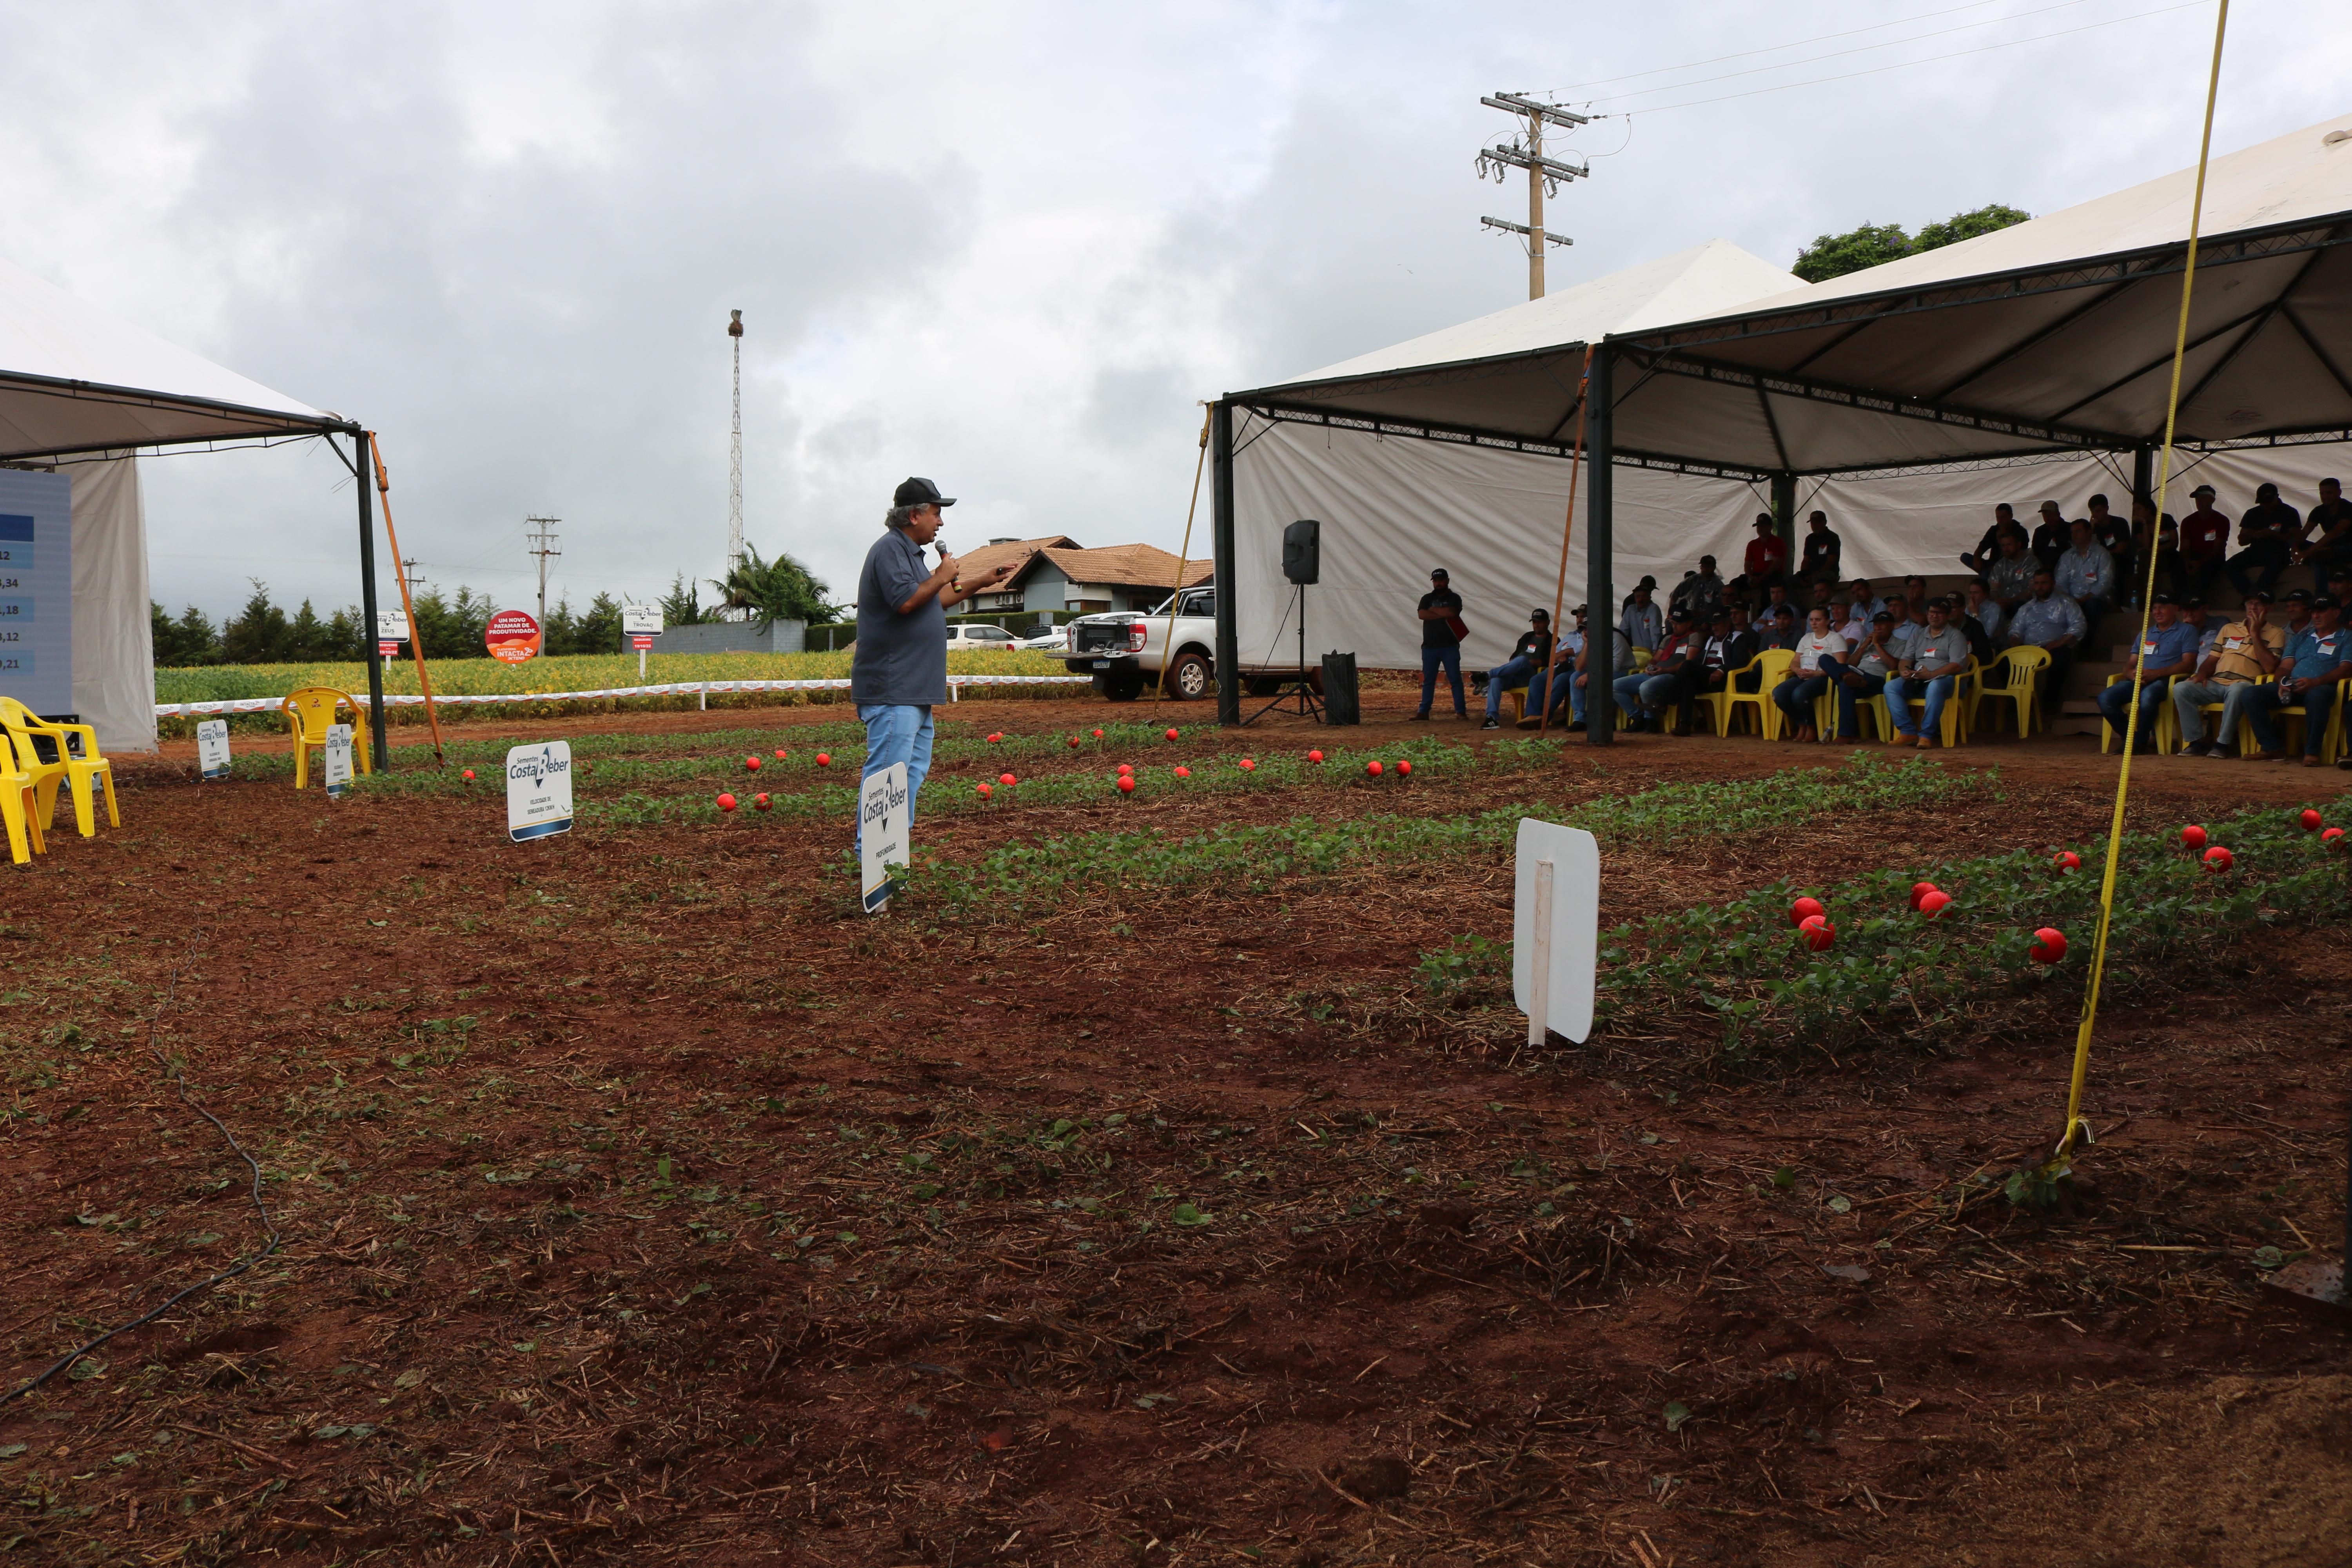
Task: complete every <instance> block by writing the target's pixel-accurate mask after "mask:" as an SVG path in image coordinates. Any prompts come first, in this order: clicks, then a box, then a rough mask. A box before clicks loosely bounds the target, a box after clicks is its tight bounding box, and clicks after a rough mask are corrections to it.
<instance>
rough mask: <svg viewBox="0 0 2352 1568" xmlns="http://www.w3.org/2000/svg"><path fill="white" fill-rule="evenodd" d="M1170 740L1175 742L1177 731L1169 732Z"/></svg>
mask: <svg viewBox="0 0 2352 1568" xmlns="http://www.w3.org/2000/svg"><path fill="white" fill-rule="evenodd" d="M1168 738H1169V739H1170V740H1171V741H1172V740H1174V739H1175V738H1176V731H1173V730H1171V731H1168Z"/></svg>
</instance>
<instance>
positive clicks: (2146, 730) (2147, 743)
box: [2099, 680, 2204, 752]
mask: <svg viewBox="0 0 2352 1568" xmlns="http://www.w3.org/2000/svg"><path fill="white" fill-rule="evenodd" d="M2131 689H2132V683H2131V682H2130V681H2128V680H2118V681H2116V683H2115V684H2114V685H2113V686H2109V687H2106V688H2104V689H2102V690H2101V691H2100V692H2099V711H2100V712H2101V713H2104V714H2105V715H2106V720H2107V722H2108V723H2110V724H2112V725H2114V726H2115V727H2116V739H2117V740H2119V741H2120V740H2122V739H2123V734H2124V708H2125V705H2126V703H2128V702H2130V701H2131ZM2165 696H2166V692H2165V683H2164V682H2163V681H2161V680H2151V681H2149V682H2148V683H2147V685H2145V686H2143V687H2141V688H2140V689H2139V749H2140V750H2141V751H2143V752H2152V751H2154V750H2156V721H2157V716H2158V714H2160V713H2161V712H2163V711H2164V699H2165ZM2198 731H2199V732H2200V734H2201V733H2202V732H2203V731H2204V726H2203V725H2202V724H2201V723H2200V725H2199V726H2198Z"/></svg>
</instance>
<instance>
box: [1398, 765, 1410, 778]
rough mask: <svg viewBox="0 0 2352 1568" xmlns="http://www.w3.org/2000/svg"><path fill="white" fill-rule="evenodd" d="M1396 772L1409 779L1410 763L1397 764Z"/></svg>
mask: <svg viewBox="0 0 2352 1568" xmlns="http://www.w3.org/2000/svg"><path fill="white" fill-rule="evenodd" d="M1397 772H1398V773H1402V774H1403V775H1404V776H1405V777H1406V778H1411V777H1412V763H1398V764H1397Z"/></svg>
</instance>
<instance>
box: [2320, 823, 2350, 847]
mask: <svg viewBox="0 0 2352 1568" xmlns="http://www.w3.org/2000/svg"><path fill="white" fill-rule="evenodd" d="M2319 841H2320V842H2321V843H2322V844H2325V845H2326V846H2327V847H2329V848H2330V849H2338V848H2341V847H2343V845H2344V830H2343V829H2342V828H2340V827H2331V828H2329V829H2328V830H2327V831H2326V832H2325V833H2322V834H2321V835H2320V836H2319Z"/></svg>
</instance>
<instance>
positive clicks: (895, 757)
mask: <svg viewBox="0 0 2352 1568" xmlns="http://www.w3.org/2000/svg"><path fill="white" fill-rule="evenodd" d="M857 721H858V722H859V723H861V724H863V725H865V726H866V771H865V772H864V773H861V774H860V775H859V780H860V782H861V783H862V782H864V781H865V780H866V779H870V778H872V777H873V776H874V775H875V774H876V773H880V772H881V771H882V770H883V769H884V768H887V767H888V766H889V765H890V764H891V763H906V764H907V826H908V828H910V829H911V828H912V827H913V826H914V825H915V797H916V796H917V795H920V794H922V793H923V778H924V775H926V774H928V773H929V772H930V771H931V710H929V708H919V707H915V706H913V705H911V704H903V703H893V702H861V703H859V704H858V705H857ZM865 840H866V832H865V825H864V824H863V823H860V824H859V825H858V832H857V841H858V842H859V843H860V844H863V843H864V842H865ZM908 842H910V843H911V842H912V840H911V839H910V840H908Z"/></svg>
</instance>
